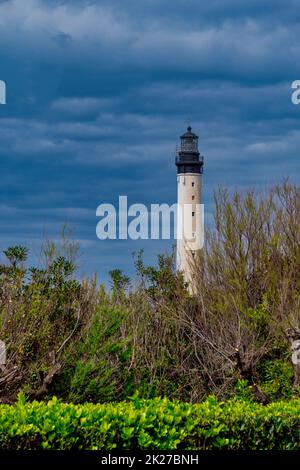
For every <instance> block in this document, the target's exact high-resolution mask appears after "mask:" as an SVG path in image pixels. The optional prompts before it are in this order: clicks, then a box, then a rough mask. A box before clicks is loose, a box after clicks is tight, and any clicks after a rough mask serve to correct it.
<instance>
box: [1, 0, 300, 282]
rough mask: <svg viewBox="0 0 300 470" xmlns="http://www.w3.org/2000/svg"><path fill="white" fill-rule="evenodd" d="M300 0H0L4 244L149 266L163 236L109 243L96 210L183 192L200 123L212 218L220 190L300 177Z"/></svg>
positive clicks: (83, 266)
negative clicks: (189, 141)
mask: <svg viewBox="0 0 300 470" xmlns="http://www.w3.org/2000/svg"><path fill="white" fill-rule="evenodd" d="M299 38H300V8H299V3H298V2H297V1H296V0H286V1H285V2H282V1H278V0H265V1H263V2H262V1H261V0H249V1H248V2H247V3H246V2H242V1H238V0H210V1H207V2H202V1H201V2H200V1H199V0H168V1H167V0H143V1H141V0H98V1H96V0H95V1H84V0H82V1H79V0H72V1H71V0H70V1H58V0H26V1H24V0H0V79H1V80H5V82H6V84H7V104H6V105H2V106H0V174H1V186H0V193H1V196H0V218H1V219H0V228H1V231H0V249H1V251H2V250H3V249H4V248H5V247H7V246H9V245H12V244H16V243H18V244H26V245H27V246H29V247H30V250H31V257H30V262H35V261H36V260H37V259H38V255H39V249H40V244H41V240H42V239H43V238H47V237H51V238H53V239H58V238H59V234H60V230H61V227H62V225H63V224H64V223H65V222H67V223H68V224H69V225H70V226H71V227H72V228H73V229H74V230H75V235H76V238H77V239H79V240H80V243H81V251H82V256H81V258H80V272H81V273H84V274H91V273H93V272H95V271H96V272H98V274H99V277H100V279H101V280H104V281H106V280H107V277H108V274H107V273H108V271H109V270H110V269H113V268H115V267H120V268H121V269H123V270H124V271H125V272H127V273H132V272H133V267H132V252H133V251H134V250H137V249H139V248H144V251H145V258H146V260H147V261H149V262H151V261H153V260H154V258H155V255H156V254H157V253H159V252H164V251H166V250H168V249H170V248H171V245H172V243H171V242H166V241H140V242H138V243H137V242H127V241H111V242H104V241H99V240H97V238H96V233H95V228H96V224H97V221H98V219H97V218H96V208H97V206H98V205H99V204H100V203H102V202H109V203H116V202H117V200H118V196H119V195H123V194H124V195H128V201H129V203H134V202H140V203H144V204H146V205H149V204H150V203H160V202H167V203H172V202H174V201H175V200H176V169H175V166H174V149H175V146H176V144H177V140H178V136H179V135H180V134H181V133H182V132H183V131H184V130H185V128H186V126H187V125H189V124H190V125H192V127H193V129H194V130H195V132H197V133H198V134H199V136H200V141H199V144H200V150H201V153H202V154H203V155H204V157H205V169H204V171H205V173H204V190H203V199H204V203H205V204H206V208H207V209H206V215H207V220H209V217H210V214H211V207H212V204H211V201H212V195H213V190H214V189H216V187H217V186H218V185H222V186H228V187H230V188H234V187H241V188H243V187H253V186H258V187H266V186H268V185H270V184H271V183H272V182H274V181H279V180H280V179H281V178H282V177H284V176H290V177H291V178H293V179H294V180H296V181H299V176H300V130H299V122H300V121H299V120H300V105H299V106H295V105H293V104H292V103H291V82H292V81H293V80H296V79H300V70H299V69H300V66H299V63H300V61H299V58H300V40H299Z"/></svg>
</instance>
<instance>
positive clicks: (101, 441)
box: [0, 396, 300, 450]
mask: <svg viewBox="0 0 300 470" xmlns="http://www.w3.org/2000/svg"><path fill="white" fill-rule="evenodd" d="M299 446H300V400H292V401H289V402H277V403H274V404H271V405H267V406H263V405H258V404H256V403H251V402H249V401H240V400H238V401H237V400H229V401H227V402H218V401H217V400H216V399H215V398H214V397H210V398H208V399H207V400H206V401H204V402H203V403H199V404H195V405H191V404H188V403H184V402H179V401H171V400H168V399H166V398H155V399H153V400H143V399H139V398H138V397H136V396H135V397H134V398H133V399H132V400H131V401H130V402H119V403H106V404H103V405H99V404H97V405H93V404H90V403H86V404H83V405H74V404H65V403H62V402H60V401H59V400H57V399H56V398H52V400H51V401H49V402H47V403H46V402H40V403H39V402H32V403H25V402H24V397H20V399H19V402H18V403H17V404H16V405H14V406H9V405H1V406H0V449H1V450H4V449H59V450H62V449H68V450H70V449H73V450H74V449H85V450H87V449H89V450H99V449H100V450H101V449H105V450H112V449H164V450H171V449H202V450H210V449H227V450H275V449H276V450H278V449H283V450H299Z"/></svg>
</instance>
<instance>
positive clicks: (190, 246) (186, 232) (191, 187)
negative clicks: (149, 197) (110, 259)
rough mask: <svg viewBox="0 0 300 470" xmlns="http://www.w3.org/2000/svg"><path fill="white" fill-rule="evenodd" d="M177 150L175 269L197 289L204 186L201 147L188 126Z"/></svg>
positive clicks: (192, 287)
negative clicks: (196, 279) (195, 263)
mask: <svg viewBox="0 0 300 470" xmlns="http://www.w3.org/2000/svg"><path fill="white" fill-rule="evenodd" d="M180 140H181V142H180V145H179V147H178V148H177V150H176V159H175V164H176V166H177V208H178V211H177V246H176V270H177V271H180V272H182V274H183V277H184V280H185V281H186V282H187V283H188V286H189V291H190V292H191V293H193V292H194V291H195V276H194V275H193V274H194V273H193V271H194V262H195V260H196V258H197V253H199V250H200V248H201V246H202V239H201V238H202V237H203V234H202V230H201V228H202V229H203V227H201V224H203V219H202V215H203V214H202V212H201V206H200V204H201V186H202V174H203V157H202V156H201V155H200V153H199V150H198V136H197V135H196V134H194V132H192V128H191V127H190V126H189V127H188V128H187V131H186V132H185V133H184V134H183V135H182V136H181V137H180Z"/></svg>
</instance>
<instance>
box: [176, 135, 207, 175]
mask: <svg viewBox="0 0 300 470" xmlns="http://www.w3.org/2000/svg"><path fill="white" fill-rule="evenodd" d="M180 139H181V144H180V147H179V148H177V151H176V160H175V164H176V166H177V173H196V174H202V173H203V157H202V156H201V155H200V153H199V150H198V136H197V135H196V134H194V132H192V128H191V126H189V127H188V128H187V131H186V132H185V133H184V134H182V136H180Z"/></svg>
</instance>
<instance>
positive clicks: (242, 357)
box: [0, 182, 300, 404]
mask: <svg viewBox="0 0 300 470" xmlns="http://www.w3.org/2000/svg"><path fill="white" fill-rule="evenodd" d="M3 248H5V247H3ZM77 249H78V247H77V246H76V244H74V243H72V242H70V241H69V239H68V237H63V239H62V243H61V245H60V246H57V244H54V243H51V242H48V243H46V244H45V245H44V249H43V250H42V261H43V262H40V263H38V267H30V266H29V265H28V259H27V249H26V247H23V246H12V247H9V248H6V249H4V250H3V253H4V256H3V258H2V260H0V339H1V341H3V342H4V343H5V346H6V361H5V363H4V362H3V360H2V359H1V361H2V364H1V365H0V401H1V402H2V403H8V404H13V403H14V402H15V401H16V398H17V396H18V394H19V392H23V393H24V394H25V395H26V397H27V398H28V400H29V401H30V400H49V399H50V398H51V397H52V396H57V397H58V398H59V399H62V400H63V401H64V402H72V403H83V402H86V401H89V402H95V403H103V402H109V401H123V400H127V399H128V397H130V396H132V395H134V393H135V392H136V391H138V393H139V396H140V397H142V398H150V399H151V398H153V397H156V396H166V397H168V398H171V399H177V400H180V401H182V402H191V403H195V402H200V401H203V400H205V399H206V398H207V397H208V396H209V395H212V394H213V395H215V396H217V397H218V399H221V400H226V399H228V398H231V397H232V396H235V395H236V394H238V395H239V396H240V397H243V398H245V399H247V398H250V399H254V400H256V401H258V402H261V403H264V404H266V403H270V402H272V401H274V400H281V399H290V398H291V397H292V396H294V397H295V396H297V394H298V396H299V390H300V388H299V386H300V346H299V345H300V186H299V185H298V186H297V185H294V184H291V183H289V182H284V183H282V184H280V185H277V186H274V187H273V188H270V190H268V191H265V192H264V193H261V192H260V193H256V192H253V191H248V192H244V193H241V192H239V191H236V192H235V193H233V194H231V193H230V192H228V191H227V190H219V191H218V192H217V193H216V195H215V209H214V223H211V226H210V227H207V231H206V238H205V247H204V249H203V250H202V253H201V257H200V258H199V259H198V258H197V259H195V260H194V261H195V266H194V268H195V273H194V276H195V284H197V292H196V293H195V295H194V296H193V297H191V296H190V295H189V293H188V290H187V288H186V285H185V283H184V282H183V279H182V276H181V275H180V273H176V272H175V270H174V266H173V259H172V257H169V256H160V257H159V260H158V265H157V266H155V267H151V266H150V267H149V266H145V264H144V262H143V258H142V256H141V255H137V256H136V257H135V264H136V270H137V276H136V278H135V279H132V280H131V279H128V278H127V277H126V276H125V275H124V274H123V273H122V272H121V271H120V270H118V269H115V270H114V271H112V272H111V283H112V286H111V287H112V288H111V290H108V289H106V288H105V287H104V286H101V285H100V284H99V282H98V281H97V279H86V280H79V279H78V277H77V276H76V263H77V259H78V258H77V257H76V252H77ZM99 265H100V266H99V270H101V259H99ZM297 348H298V352H297ZM297 354H298V355H297ZM292 357H293V358H294V359H293V362H292Z"/></svg>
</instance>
